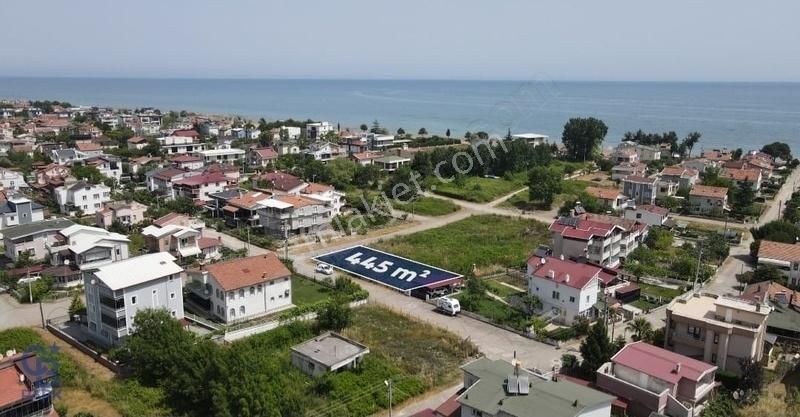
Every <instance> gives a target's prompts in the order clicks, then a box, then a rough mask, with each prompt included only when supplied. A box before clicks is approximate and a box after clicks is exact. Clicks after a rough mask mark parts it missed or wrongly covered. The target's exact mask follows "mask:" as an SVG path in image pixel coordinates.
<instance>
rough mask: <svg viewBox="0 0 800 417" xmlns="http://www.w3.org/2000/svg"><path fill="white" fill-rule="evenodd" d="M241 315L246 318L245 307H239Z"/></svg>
mask: <svg viewBox="0 0 800 417" xmlns="http://www.w3.org/2000/svg"><path fill="white" fill-rule="evenodd" d="M239 314H241V315H243V316H244V306H241V307H239Z"/></svg>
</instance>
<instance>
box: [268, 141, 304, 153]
mask: <svg viewBox="0 0 800 417" xmlns="http://www.w3.org/2000/svg"><path fill="white" fill-rule="evenodd" d="M273 146H274V147H275V150H276V151H277V152H278V155H294V154H299V153H300V146H299V145H298V144H297V143H296V142H289V141H280V142H277V143H275V144H274V145H273Z"/></svg>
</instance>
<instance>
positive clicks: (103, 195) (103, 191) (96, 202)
mask: <svg viewBox="0 0 800 417" xmlns="http://www.w3.org/2000/svg"><path fill="white" fill-rule="evenodd" d="M53 194H55V197H56V202H57V203H58V207H59V210H60V211H61V213H64V214H67V215H70V216H72V215H75V214H76V213H77V212H78V211H80V212H82V213H83V214H85V215H86V214H88V215H91V214H95V213H96V212H97V211H99V210H101V209H102V208H103V204H104V203H106V202H108V201H111V188H109V187H107V186H105V185H103V184H91V183H89V182H87V181H78V182H75V183H71V184H65V185H63V186H61V187H57V188H56V189H55V190H53Z"/></svg>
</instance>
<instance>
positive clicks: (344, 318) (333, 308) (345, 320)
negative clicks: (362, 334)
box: [317, 298, 352, 332]
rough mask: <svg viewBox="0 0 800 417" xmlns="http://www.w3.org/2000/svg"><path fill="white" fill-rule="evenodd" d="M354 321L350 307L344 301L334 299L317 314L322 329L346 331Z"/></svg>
mask: <svg viewBox="0 0 800 417" xmlns="http://www.w3.org/2000/svg"><path fill="white" fill-rule="evenodd" d="M351 321H352V311H351V310H350V306H349V305H348V304H347V302H346V301H344V300H343V299H337V298H334V299H333V300H330V301H328V302H327V303H325V305H324V306H323V307H322V309H321V310H320V311H319V313H317V324H318V325H319V327H320V328H321V329H325V330H335V331H337V332H339V331H342V330H344V329H345V328H346V327H347V326H349V325H350V323H351Z"/></svg>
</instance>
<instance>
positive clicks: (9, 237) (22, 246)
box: [3, 219, 74, 262]
mask: <svg viewBox="0 0 800 417" xmlns="http://www.w3.org/2000/svg"><path fill="white" fill-rule="evenodd" d="M73 224H74V223H72V221H70V220H68V219H52V220H44V221H41V222H35V223H28V224H20V225H17V226H12V227H9V228H8V229H5V230H3V247H4V248H5V255H6V257H7V258H8V259H11V260H12V261H14V262H16V261H17V259H18V258H19V256H20V255H22V254H23V253H29V254H30V255H31V259H33V260H34V261H38V260H42V259H44V258H45V256H47V254H48V253H49V252H48V247H49V246H50V245H52V244H55V243H56V242H58V241H59V240H58V238H57V237H56V235H58V232H59V231H60V230H61V229H65V228H67V227H69V226H72V225H73Z"/></svg>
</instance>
